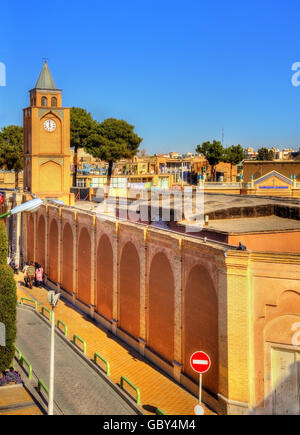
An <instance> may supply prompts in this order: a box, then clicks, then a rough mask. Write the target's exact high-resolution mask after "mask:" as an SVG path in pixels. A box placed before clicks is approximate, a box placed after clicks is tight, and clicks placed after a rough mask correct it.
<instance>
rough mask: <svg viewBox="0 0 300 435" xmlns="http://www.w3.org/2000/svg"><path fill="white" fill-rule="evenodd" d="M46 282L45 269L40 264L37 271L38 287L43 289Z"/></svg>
mask: <svg viewBox="0 0 300 435" xmlns="http://www.w3.org/2000/svg"><path fill="white" fill-rule="evenodd" d="M43 280H44V269H43V268H42V266H41V265H40V264H38V265H37V269H36V270H35V281H36V286H37V287H39V288H41V287H42V285H43Z"/></svg>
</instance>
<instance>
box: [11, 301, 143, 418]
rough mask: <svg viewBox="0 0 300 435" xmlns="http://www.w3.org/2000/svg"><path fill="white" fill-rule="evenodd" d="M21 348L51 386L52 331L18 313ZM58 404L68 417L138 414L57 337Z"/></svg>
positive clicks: (30, 316) (27, 314)
mask: <svg viewBox="0 0 300 435" xmlns="http://www.w3.org/2000/svg"><path fill="white" fill-rule="evenodd" d="M17 314H18V319H17V326H18V334H17V346H18V347H19V348H20V349H21V350H22V353H23V355H24V356H25V357H26V358H27V359H28V360H29V361H30V363H31V364H32V367H33V371H34V372H35V374H36V375H37V376H38V377H39V378H42V379H43V381H44V382H45V383H46V385H48V384H49V358H50V327H48V326H47V324H46V323H45V322H43V321H42V320H41V319H40V318H38V316H36V315H35V314H34V313H33V312H31V311H28V310H23V309H18V312H17ZM54 400H55V402H56V403H57V404H58V406H59V407H60V409H61V410H62V411H63V413H64V414H66V415H132V414H133V415H134V414H135V412H134V410H133V409H132V408H131V407H130V406H129V405H128V404H127V403H126V402H125V401H124V399H123V398H122V396H120V395H118V394H117V392H116V391H114V390H113V389H112V388H111V387H110V386H109V385H108V384H107V383H106V382H105V381H104V380H103V379H102V378H101V376H99V375H98V374H97V373H96V372H94V371H93V370H92V369H91V368H90V367H89V366H88V364H86V363H85V361H84V360H83V359H81V358H80V357H79V356H78V355H77V354H76V353H75V352H74V351H73V350H72V349H71V348H70V347H69V346H68V345H67V344H66V343H65V342H64V341H63V339H62V338H61V337H59V336H58V335H57V334H56V339H55V389H54Z"/></svg>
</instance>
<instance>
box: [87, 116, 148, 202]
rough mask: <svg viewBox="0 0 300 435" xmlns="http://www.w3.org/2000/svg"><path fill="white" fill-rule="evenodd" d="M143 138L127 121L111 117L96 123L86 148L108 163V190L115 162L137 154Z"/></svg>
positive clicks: (94, 155)
mask: <svg viewBox="0 0 300 435" xmlns="http://www.w3.org/2000/svg"><path fill="white" fill-rule="evenodd" d="M142 140H143V139H142V138H140V137H139V136H138V135H137V134H136V133H135V132H134V126H133V125H130V124H128V123H127V122H126V121H122V120H118V119H114V118H109V119H106V120H105V121H103V122H101V123H99V122H97V123H95V126H94V131H93V133H92V134H91V135H90V136H89V137H88V139H87V143H86V146H85V150H86V151H87V152H88V153H89V154H91V155H92V156H93V157H96V158H99V159H101V160H103V161H105V162H107V163H108V174H107V192H108V191H109V187H110V182H111V176H112V169H113V164H114V163H115V162H117V161H118V160H121V159H128V158H132V157H133V156H135V155H136V154H137V152H138V149H139V146H140V144H141V142H142ZM106 198H107V196H106Z"/></svg>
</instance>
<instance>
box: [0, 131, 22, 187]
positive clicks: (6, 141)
mask: <svg viewBox="0 0 300 435" xmlns="http://www.w3.org/2000/svg"><path fill="white" fill-rule="evenodd" d="M23 148H24V147H23V127H20V126H18V125H9V126H7V127H3V128H2V130H1V132H0V166H1V167H3V168H5V169H7V170H8V171H15V184H16V187H19V172H20V171H22V170H23V167H24V154H23Z"/></svg>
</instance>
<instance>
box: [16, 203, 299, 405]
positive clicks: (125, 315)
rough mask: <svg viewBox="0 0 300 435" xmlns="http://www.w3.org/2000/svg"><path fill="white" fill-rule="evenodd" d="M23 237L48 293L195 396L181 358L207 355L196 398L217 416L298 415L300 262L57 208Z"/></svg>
mask: <svg viewBox="0 0 300 435" xmlns="http://www.w3.org/2000/svg"><path fill="white" fill-rule="evenodd" d="M23 230H24V247H25V252H24V255H25V257H26V259H27V260H33V261H38V262H39V263H41V264H42V265H43V266H44V268H45V272H46V275H47V280H48V284H49V285H51V286H52V287H53V288H56V289H58V290H60V291H61V292H62V293H63V295H64V296H65V297H66V298H67V299H68V300H69V301H70V302H71V303H72V304H74V306H77V307H79V308H80V309H82V310H83V311H84V312H86V313H87V314H88V315H89V316H91V318H93V319H94V320H95V321H97V322H99V324H100V325H102V326H104V327H106V328H107V329H108V330H109V331H111V332H112V333H113V334H115V335H116V336H118V337H119V338H120V339H121V340H123V341H124V342H126V343H127V344H129V345H130V346H131V347H132V348H134V349H135V350H137V351H138V352H140V353H141V355H143V356H145V357H146V358H147V359H149V361H151V362H152V363H153V364H155V365H156V366H157V367H159V368H160V369H162V370H163V371H164V372H165V373H167V374H168V375H169V376H172V377H173V378H174V380H176V381H177V382H180V383H181V384H182V385H183V386H184V387H185V388H187V389H188V390H189V391H191V392H192V393H194V394H195V396H197V393H198V376H197V375H196V374H195V373H194V372H193V371H192V370H191V368H190V364H189V360H190V356H191V355H192V353H193V352H194V351H196V350H203V351H206V352H207V353H208V354H209V355H210V357H211V360H212V368H211V370H210V372H208V373H207V374H206V375H204V377H203V385H204V396H203V399H204V401H205V403H207V404H208V405H210V406H211V407H212V408H213V409H215V410H216V411H218V412H220V413H225V414H237V413H238V414H239V413H281V412H284V413H289V412H291V410H292V411H293V412H294V413H297V412H299V413H300V410H299V409H298V408H299V389H297V388H298V386H299V379H300V378H299V355H300V334H298V331H299V330H300V268H299V266H300V257H299V255H296V254H289V253H285V254H281V253H272V252H255V251H246V252H243V251H238V250H236V249H234V248H230V247H229V246H227V247H226V246H225V245H222V244H218V243H208V242H205V241H202V240H199V239H197V238H193V237H190V236H184V235H179V234H176V233H172V232H166V231H164V230H159V229H155V228H151V227H149V226H145V225H141V224H133V223H129V222H122V223H121V222H117V221H115V220H113V219H109V220H106V221H103V220H100V219H98V217H97V215H96V214H94V213H91V212H84V211H82V210H79V209H74V208H72V207H60V206H54V205H47V206H43V207H42V208H41V209H40V210H39V211H38V212H37V213H36V214H34V215H28V216H27V217H26V219H25V221H24V228H23ZM297 334H298V335H297ZM287 398H289V402H288V400H287ZM287 403H290V405H289V406H290V410H288V409H286V408H287ZM297 407H298V408H297Z"/></svg>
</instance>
